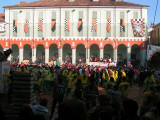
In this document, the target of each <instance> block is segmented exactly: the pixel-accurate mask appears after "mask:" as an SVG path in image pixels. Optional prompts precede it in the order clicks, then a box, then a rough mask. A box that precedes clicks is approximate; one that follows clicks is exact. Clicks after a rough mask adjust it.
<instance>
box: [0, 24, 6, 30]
mask: <svg viewBox="0 0 160 120" xmlns="http://www.w3.org/2000/svg"><path fill="white" fill-rule="evenodd" d="M5 31H6V23H1V24H0V32H5Z"/></svg>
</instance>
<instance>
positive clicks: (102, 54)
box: [100, 49, 104, 59]
mask: <svg viewBox="0 0 160 120" xmlns="http://www.w3.org/2000/svg"><path fill="white" fill-rule="evenodd" d="M103 57H104V49H100V58H102V59H103Z"/></svg>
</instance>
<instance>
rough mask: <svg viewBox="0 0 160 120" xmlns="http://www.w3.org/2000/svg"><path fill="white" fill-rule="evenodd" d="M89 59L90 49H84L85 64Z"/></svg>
mask: <svg viewBox="0 0 160 120" xmlns="http://www.w3.org/2000/svg"><path fill="white" fill-rule="evenodd" d="M89 58H90V49H89V48H88V49H86V64H89Z"/></svg>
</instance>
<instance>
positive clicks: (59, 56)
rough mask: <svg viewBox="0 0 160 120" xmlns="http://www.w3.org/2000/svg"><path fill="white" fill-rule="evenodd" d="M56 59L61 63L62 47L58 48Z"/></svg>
mask: <svg viewBox="0 0 160 120" xmlns="http://www.w3.org/2000/svg"><path fill="white" fill-rule="evenodd" d="M58 59H59V61H60V62H61V63H62V48H58Z"/></svg>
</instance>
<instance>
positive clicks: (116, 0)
mask: <svg viewBox="0 0 160 120" xmlns="http://www.w3.org/2000/svg"><path fill="white" fill-rule="evenodd" d="M115 1H123V0H115Z"/></svg>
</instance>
